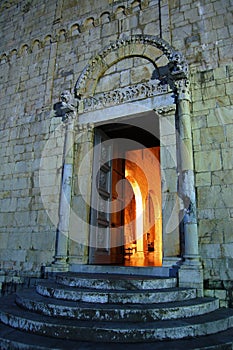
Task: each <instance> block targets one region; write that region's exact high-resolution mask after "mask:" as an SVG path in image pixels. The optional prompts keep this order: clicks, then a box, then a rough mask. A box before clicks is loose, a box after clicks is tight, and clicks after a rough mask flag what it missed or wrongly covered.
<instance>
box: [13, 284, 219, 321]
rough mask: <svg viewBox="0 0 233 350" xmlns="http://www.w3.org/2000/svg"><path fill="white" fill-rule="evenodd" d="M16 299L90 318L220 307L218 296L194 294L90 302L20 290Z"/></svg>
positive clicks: (155, 316)
mask: <svg viewBox="0 0 233 350" xmlns="http://www.w3.org/2000/svg"><path fill="white" fill-rule="evenodd" d="M16 303H17V304H18V305H19V306H20V307H22V308H24V309H27V310H30V311H34V312H38V313H41V314H44V315H46V316H53V317H66V318H70V319H77V320H86V321H87V320H92V321H108V322H110V321H118V322H119V321H123V322H125V321H128V322H142V321H143V322H151V321H155V320H169V319H177V318H182V317H183V318H186V317H193V316H197V315H203V314H206V313H208V312H212V311H214V310H216V309H218V307H219V300H218V299H214V298H197V299H191V300H184V301H180V302H170V303H163V304H162V303H161V304H133V305H129V304H124V305H121V304H95V305H93V304H90V303H82V302H79V303H78V304H77V302H72V301H66V300H56V299H54V298H45V297H43V296H41V295H38V294H37V293H35V291H34V290H33V291H30V290H28V291H23V292H21V293H19V294H17V296H16Z"/></svg>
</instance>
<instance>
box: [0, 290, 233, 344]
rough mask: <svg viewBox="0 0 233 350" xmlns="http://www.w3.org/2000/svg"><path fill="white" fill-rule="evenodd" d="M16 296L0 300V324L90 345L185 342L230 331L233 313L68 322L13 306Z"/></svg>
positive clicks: (227, 310) (219, 311)
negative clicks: (93, 343)
mask: <svg viewBox="0 0 233 350" xmlns="http://www.w3.org/2000/svg"><path fill="white" fill-rule="evenodd" d="M14 298H15V296H10V297H5V298H2V299H1V300H0V320H1V321H2V322H3V323H4V324H6V325H9V326H11V327H13V328H16V329H19V330H23V331H28V332H31V333H34V334H38V335H46V336H48V337H53V338H59V339H69V340H77V341H80V340H81V341H90V339H91V341H93V342H122V343H128V342H132V343H134V342H154V341H157V340H160V341H162V340H169V339H184V338H188V337H198V336H204V335H209V334H214V333H217V332H221V331H225V330H227V329H229V328H231V327H233V309H218V310H216V311H213V312H211V313H209V314H207V315H202V316H198V317H191V318H186V319H178V320H171V321H170V320H169V321H154V322H136V323H135V322H134V323H133V322H114V323H112V322H110V323H109V322H104V321H103V322H96V321H79V320H75V322H74V320H67V319H60V318H59V320H58V319H57V318H54V317H49V316H44V315H40V314H36V313H33V312H30V311H27V310H24V311H23V312H22V309H21V308H19V307H17V306H16V305H14Z"/></svg>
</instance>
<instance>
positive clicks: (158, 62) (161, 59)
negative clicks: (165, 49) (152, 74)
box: [155, 55, 169, 68]
mask: <svg viewBox="0 0 233 350" xmlns="http://www.w3.org/2000/svg"><path fill="white" fill-rule="evenodd" d="M168 63H169V59H168V58H167V56H166V55H162V56H160V57H159V58H158V59H157V60H155V64H156V66H157V67H158V68H159V67H165V66H166V65H167V64H168Z"/></svg>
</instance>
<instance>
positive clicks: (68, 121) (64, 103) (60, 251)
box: [52, 91, 77, 271]
mask: <svg viewBox="0 0 233 350" xmlns="http://www.w3.org/2000/svg"><path fill="white" fill-rule="evenodd" d="M54 110H55V116H57V117H61V118H62V121H63V123H64V126H65V139H64V146H63V164H62V178H61V190H60V203H59V222H58V227H57V237H56V247H55V256H54V262H53V264H52V270H53V271H68V239H69V225H70V211H71V190H72V178H73V159H74V122H75V117H76V111H77V108H76V107H75V106H74V104H73V99H72V96H71V94H70V93H69V91H64V92H62V93H61V102H58V103H56V104H55V105H54Z"/></svg>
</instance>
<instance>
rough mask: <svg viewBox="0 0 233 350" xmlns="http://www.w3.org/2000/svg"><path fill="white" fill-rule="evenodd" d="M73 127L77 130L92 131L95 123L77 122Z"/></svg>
mask: <svg viewBox="0 0 233 350" xmlns="http://www.w3.org/2000/svg"><path fill="white" fill-rule="evenodd" d="M75 127H76V128H77V130H78V131H79V132H92V131H93V129H94V127H95V125H94V123H86V124H81V123H77V125H76V126H75Z"/></svg>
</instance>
